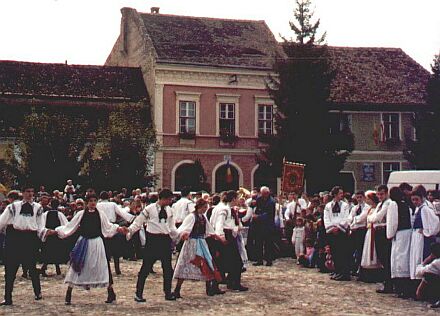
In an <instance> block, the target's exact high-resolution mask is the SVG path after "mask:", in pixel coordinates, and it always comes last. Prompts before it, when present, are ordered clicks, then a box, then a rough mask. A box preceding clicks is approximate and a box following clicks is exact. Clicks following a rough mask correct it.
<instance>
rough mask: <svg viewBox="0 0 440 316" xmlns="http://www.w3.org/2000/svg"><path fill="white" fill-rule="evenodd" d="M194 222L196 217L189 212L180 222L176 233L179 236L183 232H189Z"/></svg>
mask: <svg viewBox="0 0 440 316" xmlns="http://www.w3.org/2000/svg"><path fill="white" fill-rule="evenodd" d="M195 222H196V218H195V216H194V214H189V215H188V216H187V217H185V219H184V220H183V222H182V225H180V227H179V228H178V229H177V233H178V235H179V237H180V236H181V235H182V234H183V233H191V231H192V229H193V227H194V223H195Z"/></svg>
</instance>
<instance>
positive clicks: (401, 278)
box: [0, 180, 440, 308]
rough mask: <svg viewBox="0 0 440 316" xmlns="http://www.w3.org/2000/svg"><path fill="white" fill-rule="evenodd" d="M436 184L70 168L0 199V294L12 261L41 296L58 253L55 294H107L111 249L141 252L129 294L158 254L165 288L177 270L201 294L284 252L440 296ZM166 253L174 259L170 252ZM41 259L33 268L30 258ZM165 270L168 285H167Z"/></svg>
mask: <svg viewBox="0 0 440 316" xmlns="http://www.w3.org/2000/svg"><path fill="white" fill-rule="evenodd" d="M439 211H440V200H439V192H437V191H428V192H427V191H426V189H425V188H424V187H423V186H421V185H419V186H416V187H415V188H413V187H411V186H410V185H409V184H407V183H402V184H401V185H400V186H399V187H393V188H388V187H387V186H386V185H381V186H379V187H378V188H377V189H376V191H367V192H362V191H359V192H356V193H355V194H354V195H352V194H350V193H347V192H344V190H343V189H342V188H341V187H335V188H333V189H332V190H331V191H330V192H321V193H319V194H316V195H307V194H305V193H303V194H297V193H296V192H290V193H288V194H286V195H284V194H280V195H277V196H275V195H273V194H272V193H271V191H270V189H269V188H268V187H261V188H259V189H254V190H252V191H251V192H249V191H247V190H245V189H243V188H240V190H239V191H227V192H222V193H219V194H208V193H205V192H196V193H192V192H190V190H189V189H187V188H184V189H182V190H181V191H180V192H179V194H175V193H173V192H172V191H170V190H168V189H162V190H160V191H159V192H158V193H156V192H149V191H148V189H147V188H143V189H135V190H132V191H128V190H127V189H125V188H123V189H121V190H120V191H119V192H112V191H102V192H100V194H99V196H98V195H97V194H96V192H95V191H94V190H93V189H87V190H86V191H85V192H81V191H80V190H79V189H78V187H75V186H74V185H73V183H72V181H71V180H68V181H67V184H66V187H65V188H64V190H62V191H59V190H55V191H53V192H51V193H48V192H46V190H45V188H44V186H41V187H40V190H39V191H38V192H36V193H35V192H34V188H33V187H32V186H30V185H25V186H23V187H22V189H21V191H18V190H12V191H10V192H9V193H8V195H7V199H6V200H4V201H2V204H1V207H0V213H1V215H0V250H1V251H0V260H2V262H3V263H4V264H5V297H4V301H3V302H2V303H1V304H2V305H11V304H12V291H13V285H14V280H15V277H16V274H17V271H18V269H19V267H20V265H21V266H22V270H23V276H24V277H28V276H29V277H30V278H31V280H32V285H33V289H34V294H35V299H36V300H40V299H42V294H41V293H42V291H41V286H40V275H42V276H45V277H47V276H48V274H47V267H48V265H50V264H54V265H55V269H56V273H57V274H61V273H62V271H61V266H60V265H63V264H66V263H68V270H67V272H66V276H65V280H64V282H65V283H66V284H67V291H66V295H65V303H66V304H67V305H70V304H71V302H72V292H73V288H74V287H80V288H84V289H90V288H94V287H107V292H108V296H107V300H106V303H112V302H114V301H115V300H116V294H115V292H114V290H113V278H112V270H111V268H110V261H111V259H113V261H114V270H115V273H116V274H121V267H120V258H125V259H127V260H142V266H141V268H140V271H139V273H138V277H137V282H136V291H135V293H134V300H135V301H136V302H139V303H142V302H145V301H146V299H145V298H144V295H143V291H144V286H145V283H146V280H147V278H148V276H149V274H150V273H155V272H154V271H153V265H154V263H155V262H156V261H158V260H159V261H161V265H162V270H163V291H164V295H165V299H166V300H176V299H180V298H182V294H181V293H182V286H183V284H184V280H197V281H202V282H204V283H205V286H206V294H207V295H208V296H214V295H222V294H225V291H224V290H222V288H221V286H222V285H223V284H225V285H226V287H227V289H229V290H231V291H238V292H243V291H247V290H248V288H247V287H246V286H244V285H243V284H242V280H241V276H242V273H244V272H246V270H247V269H248V265H249V264H250V262H253V265H254V266H262V265H264V264H265V265H266V266H268V267H270V266H272V265H273V261H274V260H276V259H277V258H279V257H293V258H294V259H295V263H296V264H297V265H300V266H303V267H306V268H316V269H318V271H319V272H322V273H329V274H330V275H331V276H330V277H331V279H332V280H334V281H350V280H352V279H353V277H355V278H356V279H357V280H359V281H362V282H378V283H379V282H382V283H383V287H382V288H379V289H378V290H377V292H378V293H384V294H391V293H394V294H396V295H397V296H398V297H401V298H413V299H416V300H428V301H431V303H432V305H431V306H432V307H433V308H436V307H440V301H439V300H440V297H439V293H440V243H439V241H440V238H439V236H440V235H439V232H440V220H439V216H440V212H439ZM173 255H176V256H177V258H176V263H175V266H174V268H173V265H172V258H173ZM38 262H39V263H40V264H41V266H40V268H39V269H37V263H38ZM173 279H175V280H176V281H175V287H174V289H173V285H172V284H173Z"/></svg>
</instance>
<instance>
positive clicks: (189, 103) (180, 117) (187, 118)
mask: <svg viewBox="0 0 440 316" xmlns="http://www.w3.org/2000/svg"><path fill="white" fill-rule="evenodd" d="M183 104H185V108H186V109H185V110H186V113H188V112H189V111H188V105H191V104H193V105H194V116H193V117H191V116H182V113H181V112H182V105H183ZM182 118H185V119H186V120H190V119H194V134H195V132H196V120H197V111H196V102H194V101H187V100H181V101H179V133H182V131H181V127H182V124H181V121H180V120H181V119H182ZM185 127H187V125H186V126H185ZM185 133H188V131H187V132H185Z"/></svg>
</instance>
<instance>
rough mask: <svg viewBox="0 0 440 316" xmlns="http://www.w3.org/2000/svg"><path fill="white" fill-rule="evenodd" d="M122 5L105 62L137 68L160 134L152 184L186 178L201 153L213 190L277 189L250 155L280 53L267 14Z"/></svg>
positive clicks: (174, 184) (176, 185) (269, 110)
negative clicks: (222, 15) (191, 13)
mask: <svg viewBox="0 0 440 316" xmlns="http://www.w3.org/2000/svg"><path fill="white" fill-rule="evenodd" d="M121 12H122V19H121V33H120V35H119V37H118V39H117V41H116V43H115V45H114V47H113V50H112V52H111V53H110V55H109V57H108V59H107V61H106V65H117V66H130V67H140V68H141V69H142V73H143V75H144V80H145V83H146V86H147V89H148V92H149V95H150V98H151V105H152V114H153V121H154V126H155V128H156V131H157V138H158V141H159V150H158V151H157V152H156V154H155V157H154V172H155V173H156V174H158V175H159V183H158V184H157V187H158V188H160V187H169V188H171V189H172V190H180V189H181V188H182V187H183V186H186V185H188V184H189V183H190V182H191V181H190V180H189V178H191V176H192V174H191V173H192V170H194V169H193V167H194V162H195V161H197V160H199V161H200V163H201V165H202V167H203V169H204V171H205V174H206V176H207V182H208V183H209V184H210V190H211V191H213V192H214V191H215V192H219V191H222V190H226V189H237V188H238V187H239V186H244V187H246V188H252V187H255V186H259V185H262V184H266V185H270V186H271V187H272V189H276V188H275V187H276V185H277V181H276V179H274V178H273V177H272V178H270V177H266V176H265V173H264V171H263V170H261V168H259V166H258V164H257V162H256V154H258V153H259V151H260V148H261V146H263V144H260V143H259V142H258V136H259V135H261V134H271V133H273V130H274V126H273V109H274V104H273V101H272V100H271V99H270V97H269V95H268V93H267V90H266V81H267V78H268V75H270V74H271V72H272V63H273V60H274V57H275V56H277V55H280V56H283V55H284V53H283V52H282V51H281V50H280V48H279V46H278V44H277V42H276V40H275V38H274V36H273V34H272V33H271V31H270V30H269V28H268V27H267V25H266V24H265V22H264V21H243V20H227V19H213V18H199V17H185V16H173V15H164V14H159V13H158V11H154V10H152V13H139V12H137V11H136V10H135V9H131V8H123V9H122V10H121ZM228 169H229V170H230V171H228Z"/></svg>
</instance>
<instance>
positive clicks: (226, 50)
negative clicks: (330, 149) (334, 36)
mask: <svg viewBox="0 0 440 316" xmlns="http://www.w3.org/2000/svg"><path fill="white" fill-rule="evenodd" d="M140 16H141V18H142V21H143V23H144V25H145V29H146V32H147V33H148V34H147V35H148V36H149V37H150V38H151V40H152V41H153V45H154V48H155V50H156V53H157V55H158V61H159V62H161V61H162V62H171V63H188V64H200V65H210V66H232V67H243V68H246V67H248V68H264V69H271V68H272V64H273V57H274V56H275V55H276V53H277V52H278V53H281V54H283V53H282V51H281V50H280V47H279V46H278V44H277V42H276V40H275V38H274V36H273V34H272V32H271V31H270V29H269V28H268V26H267V25H266V23H265V22H264V21H247V20H228V19H214V18H203V17H189V16H176V15H166V14H149V13H141V14H140Z"/></svg>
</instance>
